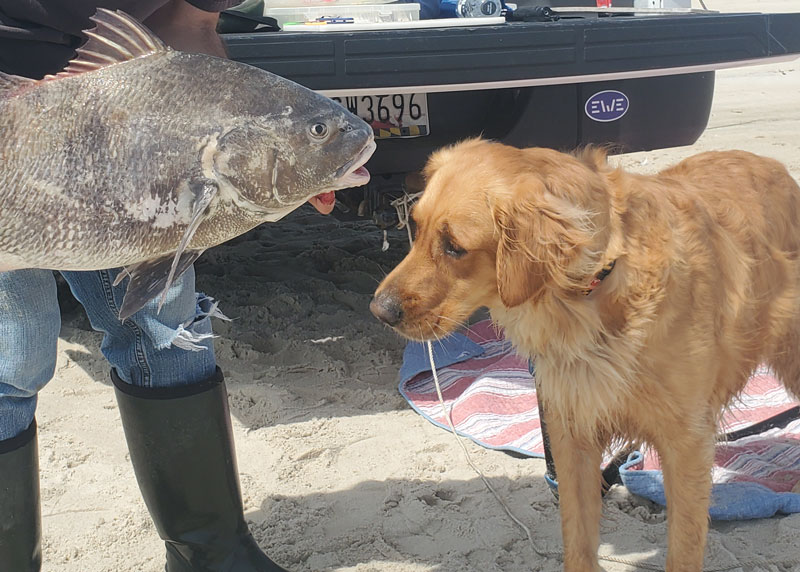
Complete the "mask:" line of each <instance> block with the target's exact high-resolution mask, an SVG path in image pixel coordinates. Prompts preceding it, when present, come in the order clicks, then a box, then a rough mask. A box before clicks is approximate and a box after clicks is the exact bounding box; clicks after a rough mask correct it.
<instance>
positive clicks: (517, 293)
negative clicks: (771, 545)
mask: <svg viewBox="0 0 800 572" xmlns="http://www.w3.org/2000/svg"><path fill="white" fill-rule="evenodd" d="M563 202H565V201H561V200H557V199H555V197H553V196H552V194H550V193H549V192H548V190H547V188H546V186H545V184H544V183H543V182H542V181H541V180H540V179H539V178H531V179H529V180H527V181H525V182H523V183H520V184H519V185H518V186H517V187H516V188H515V189H514V190H513V192H512V193H511V194H510V195H507V197H506V199H505V200H504V203H505V204H502V205H495V208H494V217H495V225H496V227H497V232H498V233H499V240H498V245H497V263H496V264H497V266H496V272H497V285H498V290H499V293H500V299H501V300H502V302H503V304H504V305H505V306H507V307H514V306H519V305H520V304H522V303H523V302H526V301H533V302H536V301H537V300H539V299H540V298H541V297H542V295H543V294H544V293H545V292H546V290H547V288H550V287H555V288H572V287H575V283H574V279H571V278H570V275H569V274H570V273H569V270H570V268H571V267H572V266H573V263H574V261H575V260H576V259H577V257H578V256H579V255H580V248H579V247H580V246H581V245H582V244H583V243H584V242H585V240H584V236H583V234H584V233H583V232H582V231H581V230H580V228H579V227H580V226H582V225H575V224H574V223H575V221H573V220H571V215H574V214H575V212H576V210H577V209H576V208H575V207H574V205H567V204H564V205H562V204H561V203H563Z"/></svg>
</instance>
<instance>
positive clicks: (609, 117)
mask: <svg viewBox="0 0 800 572" xmlns="http://www.w3.org/2000/svg"><path fill="white" fill-rule="evenodd" d="M628 105H629V102H628V96H627V95H625V94H624V93H622V92H621V91H616V90H613V89H608V90H606V91H598V92H597V93H595V94H594V95H593V96H592V97H590V98H589V99H587V100H586V106H585V107H584V109H585V111H586V115H588V116H589V119H594V120H595V121H600V122H601V123H608V122H609V121H616V120H617V119H620V118H621V117H622V116H623V115H625V114H626V113H627V112H628Z"/></svg>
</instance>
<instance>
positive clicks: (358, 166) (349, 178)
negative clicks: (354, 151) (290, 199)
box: [313, 139, 377, 206]
mask: <svg viewBox="0 0 800 572" xmlns="http://www.w3.org/2000/svg"><path fill="white" fill-rule="evenodd" d="M376 148H377V145H376V144H375V141H374V140H373V139H370V140H369V142H368V143H367V144H366V145H365V146H364V148H363V149H361V151H360V152H359V153H358V155H356V157H355V158H354V159H352V160H350V161H348V162H347V163H345V165H344V166H343V167H341V168H340V169H339V170H337V171H336V179H335V180H334V182H333V184H332V185H331V186H330V187H329V189H328V190H327V191H325V192H324V193H319V194H318V195H315V196H314V197H313V199H315V201H317V202H319V203H321V204H322V205H324V206H332V205H333V203H335V202H336V193H335V192H334V191H338V190H340V189H349V188H351V187H360V186H361V185H366V184H367V183H368V182H369V171H367V169H366V168H365V167H364V163H366V162H367V161H368V160H369V158H370V157H372V154H373V153H374V152H375V149H376Z"/></svg>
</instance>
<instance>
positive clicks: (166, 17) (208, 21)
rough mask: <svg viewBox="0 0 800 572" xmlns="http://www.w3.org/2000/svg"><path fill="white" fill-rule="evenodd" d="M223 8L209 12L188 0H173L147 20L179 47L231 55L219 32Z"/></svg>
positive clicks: (167, 40)
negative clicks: (218, 22)
mask: <svg viewBox="0 0 800 572" xmlns="http://www.w3.org/2000/svg"><path fill="white" fill-rule="evenodd" d="M218 20H219V12H207V11H205V10H201V9H200V8H197V7H196V6H194V5H193V4H190V3H189V2H187V1H186V0H170V1H169V2H167V3H166V4H165V5H164V6H162V7H161V8H159V9H158V10H156V11H155V12H154V13H153V14H152V15H151V16H149V17H148V18H147V19H146V20H145V21H144V24H145V25H146V26H147V27H148V28H150V29H151V30H153V32H155V33H156V34H157V35H158V36H159V37H160V38H161V39H162V40H164V41H165V42H166V43H167V44H168V45H170V46H171V47H173V48H175V49H176V50H182V51H185V52H197V53H204V54H210V55H212V56H218V57H221V58H226V57H228V54H227V51H226V50H225V45H224V44H223V43H222V40H221V39H220V37H219V35H218V34H217V21H218Z"/></svg>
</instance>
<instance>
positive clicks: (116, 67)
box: [0, 11, 375, 317]
mask: <svg viewBox="0 0 800 572" xmlns="http://www.w3.org/2000/svg"><path fill="white" fill-rule="evenodd" d="M95 21H96V22H97V24H98V27H97V28H96V29H95V30H94V31H93V32H92V33H88V35H89V36H90V40H89V42H88V43H87V45H86V46H85V47H84V50H83V52H79V54H80V55H79V58H78V59H77V60H76V62H73V64H71V66H70V68H67V70H66V71H65V72H63V73H62V74H59V75H57V76H55V77H50V78H45V80H42V81H39V82H34V81H32V80H25V79H22V78H14V77H11V76H2V77H0V132H2V134H3V135H2V139H0V270H12V269H17V268H50V269H56V270H97V269H104V268H113V267H118V266H125V267H128V270H129V273H130V274H131V275H132V276H133V275H134V274H135V273H137V272H138V273H139V275H140V276H139V278H140V280H139V282H140V284H139V285H137V284H136V283H135V280H132V283H131V284H130V285H129V286H128V294H129V295H131V288H132V287H133V288H134V289H136V288H140V289H141V288H142V284H146V285H147V292H139V293H137V294H136V301H135V305H138V306H139V307H141V305H142V304H143V303H145V302H146V301H147V299H144V300H142V296H144V295H147V296H149V298H152V297H154V296H155V295H156V294H158V293H160V292H162V291H163V290H164V289H165V288H168V287H169V285H170V284H171V282H172V280H174V278H176V277H177V276H178V275H179V274H180V272H182V271H183V270H184V269H185V268H187V267H188V266H189V264H191V262H192V261H193V260H194V259H196V258H197V256H199V254H200V253H202V251H203V250H205V249H207V248H210V247H212V246H215V245H217V244H220V243H222V242H225V241H226V240H229V239H231V238H233V237H235V236H238V235H240V234H242V233H243V232H246V231H247V230H249V229H251V228H253V227H254V226H256V225H258V224H260V223H262V222H266V221H275V220H278V219H279V218H281V217H282V216H284V215H285V214H287V213H288V212H290V211H292V210H294V209H295V208H297V207H299V206H300V205H302V204H303V203H304V202H305V201H307V200H308V199H309V198H311V197H312V196H315V195H317V194H320V193H325V192H330V191H333V190H336V189H341V188H347V187H350V186H357V185H359V184H363V183H365V182H366V181H367V180H368V178H369V175H368V174H367V173H366V172H365V170H364V169H363V168H361V165H363V163H364V162H366V160H367V159H368V158H369V156H370V155H371V153H372V151H373V150H374V148H375V144H374V142H373V138H372V130H371V129H370V127H369V126H368V125H367V124H366V123H364V122H363V121H361V120H360V119H359V118H357V117H355V116H354V115H352V114H350V113H349V112H348V111H347V110H345V109H344V108H343V107H342V106H340V105H339V104H337V103H336V102H333V101H332V100H330V99H328V98H326V97H323V96H321V95H319V94H316V93H314V92H312V91H310V90H308V89H306V88H304V87H302V86H299V85H297V84H295V83H293V82H290V81H288V80H285V79H283V78H280V77H278V76H275V75H273V74H270V73H267V72H265V71H262V70H259V69H257V68H254V67H251V66H247V65H244V64H239V63H236V62H232V61H229V60H224V59H220V58H214V57H211V56H207V55H202V54H188V53H183V52H178V51H174V50H171V49H169V48H167V47H166V46H164V45H163V44H162V43H161V42H160V41H159V40H158V39H157V38H156V37H155V36H153V35H152V34H150V32H149V31H147V30H146V29H145V28H143V27H142V26H141V25H140V24H138V23H136V22H135V21H134V20H132V19H131V18H129V17H127V16H126V15H124V14H121V13H112V12H108V11H99V12H98V14H97V15H96V16H95ZM109 38H110V39H111V41H112V42H114V43H115V45H116V46H117V47H115V48H111V49H109V48H108V47H107V44H108V40H109ZM131 53H132V54H133V55H134V57H128V54H131ZM109 60H111V61H109ZM86 68H88V69H86ZM165 269H166V272H165ZM162 274H163V276H162ZM149 298H148V299H149ZM131 301H132V302H133V299H132V300H131ZM131 309H132V307H129V308H127V309H126V312H123V314H125V313H127V312H128V311H130V310H131ZM135 309H138V308H135ZM135 309H134V310H133V311H135ZM128 315H129V314H128ZM123 317H124V316H123Z"/></svg>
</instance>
